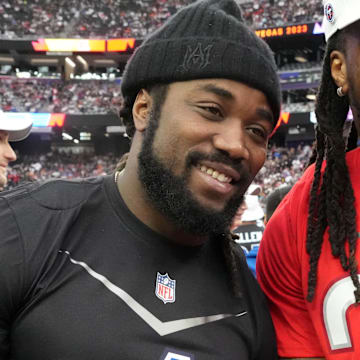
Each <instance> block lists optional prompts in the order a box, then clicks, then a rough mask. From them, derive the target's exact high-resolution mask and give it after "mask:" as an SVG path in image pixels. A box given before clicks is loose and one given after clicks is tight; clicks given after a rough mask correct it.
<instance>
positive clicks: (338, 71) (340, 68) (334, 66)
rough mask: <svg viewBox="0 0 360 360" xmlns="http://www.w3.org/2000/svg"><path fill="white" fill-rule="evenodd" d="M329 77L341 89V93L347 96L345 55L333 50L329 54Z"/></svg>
mask: <svg viewBox="0 0 360 360" xmlns="http://www.w3.org/2000/svg"><path fill="white" fill-rule="evenodd" d="M330 69H331V76H332V78H333V79H334V81H335V84H336V85H337V86H338V87H342V92H343V93H344V94H347V92H348V91H349V83H348V80H347V68H346V61H345V55H344V54H343V53H342V52H341V51H338V50H334V51H332V52H331V54H330Z"/></svg>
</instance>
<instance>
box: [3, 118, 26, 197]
mask: <svg viewBox="0 0 360 360" xmlns="http://www.w3.org/2000/svg"><path fill="white" fill-rule="evenodd" d="M31 126H32V122H31V121H30V120H27V119H24V120H9V119H7V118H5V116H4V115H2V114H1V113H0V191H1V190H3V189H4V188H5V186H6V183H7V166H8V164H9V163H10V162H11V161H15V160H16V154H15V152H14V150H13V149H12V147H11V146H10V144H9V141H10V142H11V141H20V140H23V139H25V138H26V137H27V136H28V135H29V133H30V130H31Z"/></svg>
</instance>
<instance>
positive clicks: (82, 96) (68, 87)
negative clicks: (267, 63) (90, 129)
mask: <svg viewBox="0 0 360 360" xmlns="http://www.w3.org/2000/svg"><path fill="white" fill-rule="evenodd" d="M0 80H1V81H0V110H2V111H4V112H46V113H58V112H60V113H66V114H94V115H96V114H109V113H116V114H118V112H119V109H120V107H121V104H122V96H121V92H120V84H119V82H118V81H119V80H115V81H105V80H86V81H81V80H73V81H68V82H64V81H62V80H60V79H41V78H40V79H35V78H34V79H18V78H15V77H0ZM283 110H284V111H288V112H291V113H295V112H309V111H313V110H314V102H313V101H311V102H300V103H296V102H294V103H290V102H284V104H283Z"/></svg>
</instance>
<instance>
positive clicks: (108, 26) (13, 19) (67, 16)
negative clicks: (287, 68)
mask: <svg viewBox="0 0 360 360" xmlns="http://www.w3.org/2000/svg"><path fill="white" fill-rule="evenodd" d="M193 1H194V0H100V1H99V0H97V1H94V0H83V1H81V2H77V3H76V5H77V6H74V3H72V2H70V1H66V0H57V1H53V0H2V1H1V3H0V36H2V37H3V38H24V37H27V36H28V37H35V36H36V37H41V36H55V37H83V38H84V37H86V38H87V37H109V38H111V37H136V38H142V37H144V36H146V35H147V34H148V33H151V32H153V31H154V30H155V29H156V28H158V27H159V26H160V25H161V24H162V23H163V22H164V21H165V20H166V19H167V18H168V17H169V16H170V15H171V14H173V13H175V12H176V11H177V10H178V9H179V8H180V7H182V6H184V5H186V4H189V3H191V2H193ZM241 6H242V8H243V13H244V18H245V20H246V21H247V22H248V24H249V25H251V26H252V27H253V28H262V27H269V26H279V25H284V24H293V23H299V22H313V21H320V20H321V19H322V6H321V2H320V1H319V0H306V1H305V0H302V1H301V0H286V1H285V0H273V1H270V0H254V1H248V2H245V3H242V4H241Z"/></svg>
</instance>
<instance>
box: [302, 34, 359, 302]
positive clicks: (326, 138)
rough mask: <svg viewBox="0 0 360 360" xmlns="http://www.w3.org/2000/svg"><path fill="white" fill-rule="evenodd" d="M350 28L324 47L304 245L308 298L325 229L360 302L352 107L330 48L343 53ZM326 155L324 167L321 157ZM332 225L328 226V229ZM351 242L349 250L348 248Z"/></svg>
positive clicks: (311, 298)
mask: <svg viewBox="0 0 360 360" xmlns="http://www.w3.org/2000/svg"><path fill="white" fill-rule="evenodd" d="M347 31H348V30H347V29H345V30H342V31H339V32H338V33H336V34H335V35H333V36H332V37H331V38H330V39H329V41H328V43H327V47H326V52H325V57H324V61H323V70H322V71H323V72H322V80H321V84H320V87H319V92H318V95H317V100H316V108H315V112H316V116H317V121H318V124H317V128H316V144H315V148H314V152H313V156H312V158H311V160H310V163H313V162H315V173H314V180H313V184H312V188H311V193H310V204H309V215H308V225H307V240H306V251H307V253H308V254H309V256H310V269H309V274H308V294H307V300H308V301H312V300H313V298H314V294H315V288H316V283H317V267H318V262H319V258H320V254H321V249H322V245H323V239H324V233H325V231H328V232H329V242H330V244H331V252H332V254H333V256H334V257H335V258H338V259H339V261H340V263H341V266H342V268H343V269H344V270H345V271H348V272H349V274H350V276H351V279H352V282H353V284H354V287H355V291H354V294H355V299H356V302H357V303H359V302H360V284H359V279H358V275H357V268H358V266H357V261H356V259H355V251H356V244H357V238H358V234H357V231H356V211H355V206H354V201H355V197H354V192H353V188H352V185H351V182H350V176H349V172H348V168H347V165H346V160H345V155H346V140H345V139H344V137H343V126H344V123H345V120H346V118H347V114H348V111H349V100H348V97H347V96H344V97H339V96H338V95H337V93H336V90H337V86H336V84H335V82H334V80H333V78H332V76H331V68H330V65H331V61H330V54H331V52H332V51H334V50H338V51H341V52H343V53H345V48H344V43H345V37H346V34H347ZM324 160H326V166H325V170H324V171H323V172H322V168H323V161H324ZM327 229H328V230H327ZM347 246H348V250H347Z"/></svg>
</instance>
